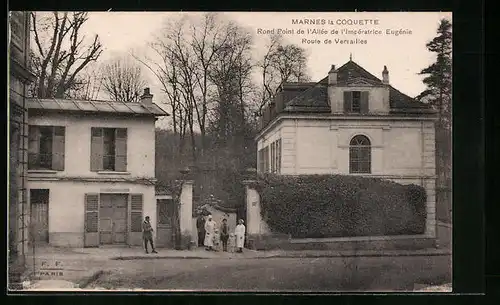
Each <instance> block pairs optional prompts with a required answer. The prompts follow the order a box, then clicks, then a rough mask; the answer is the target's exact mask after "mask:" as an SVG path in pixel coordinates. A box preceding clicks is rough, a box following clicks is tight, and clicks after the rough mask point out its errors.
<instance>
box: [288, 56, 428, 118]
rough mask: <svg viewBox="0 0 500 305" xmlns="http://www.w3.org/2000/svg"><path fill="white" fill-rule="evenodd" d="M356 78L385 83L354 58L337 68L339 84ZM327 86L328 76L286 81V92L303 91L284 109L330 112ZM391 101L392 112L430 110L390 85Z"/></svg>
mask: <svg viewBox="0 0 500 305" xmlns="http://www.w3.org/2000/svg"><path fill="white" fill-rule="evenodd" d="M356 79H362V80H363V81H365V82H368V83H371V84H374V85H383V83H382V80H380V79H379V78H377V77H376V76H374V75H373V74H371V73H370V72H368V71H367V70H365V69H364V68H363V67H361V66H360V65H358V64H357V63H355V62H354V61H352V60H351V61H348V62H347V63H346V64H344V65H343V66H341V67H340V68H338V69H337V84H339V85H346V84H348V83H350V82H351V81H353V80H356ZM327 86H328V76H327V77H325V78H323V79H321V80H320V81H319V82H317V83H300V84H299V83H285V84H284V85H283V90H284V91H285V92H286V91H287V90H288V88H302V92H301V93H298V94H297V93H296V94H294V96H293V98H291V99H290V100H289V101H288V102H287V101H286V100H285V109H284V110H285V111H301V112H315V113H323V112H329V106H328V105H329V103H328V91H327ZM304 87H306V88H307V87H309V89H307V90H304V89H303V88H304ZM294 93H295V92H294ZM389 103H390V107H391V111H392V112H405V111H406V112H407V111H412V110H415V109H418V110H424V111H425V109H429V110H430V106H429V105H428V104H425V103H422V102H419V101H417V100H415V99H413V98H411V97H409V96H408V95H406V94H404V93H402V92H401V91H399V90H397V89H396V88H394V87H392V86H389Z"/></svg>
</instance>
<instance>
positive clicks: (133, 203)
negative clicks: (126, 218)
mask: <svg viewBox="0 0 500 305" xmlns="http://www.w3.org/2000/svg"><path fill="white" fill-rule="evenodd" d="M142 200H143V199H142V194H131V195H130V227H131V230H130V231H131V232H135V233H141V232H142V205H143V202H142Z"/></svg>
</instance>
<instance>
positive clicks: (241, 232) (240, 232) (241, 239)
mask: <svg viewBox="0 0 500 305" xmlns="http://www.w3.org/2000/svg"><path fill="white" fill-rule="evenodd" d="M234 235H235V236H236V248H238V250H237V251H236V252H239V253H241V252H243V247H244V245H245V225H244V224H243V219H240V220H238V225H237V226H236V228H235V229H234Z"/></svg>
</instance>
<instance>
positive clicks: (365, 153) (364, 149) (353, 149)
mask: <svg viewBox="0 0 500 305" xmlns="http://www.w3.org/2000/svg"><path fill="white" fill-rule="evenodd" d="M370 145H371V144H370V140H369V139H368V138H367V137H365V136H363V135H357V136H355V137H354V138H352V140H351V142H350V144H349V173H351V174H369V173H370V172H371V147H370Z"/></svg>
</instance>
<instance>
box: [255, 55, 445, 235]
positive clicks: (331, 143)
mask: <svg viewBox="0 0 500 305" xmlns="http://www.w3.org/2000/svg"><path fill="white" fill-rule="evenodd" d="M381 68H382V67H381ZM381 70H382V71H381V72H382V73H381V74H382V79H379V78H377V77H376V76H374V75H373V74H371V73H369V72H368V71H366V70H365V69H364V68H362V67H361V66H360V65H358V64H357V63H355V62H354V61H352V60H350V61H349V62H347V63H346V64H344V65H343V66H341V67H339V68H336V67H335V66H332V67H331V70H330V71H329V73H328V75H327V76H326V77H325V78H323V79H322V80H320V81H319V82H311V83H285V84H283V85H282V88H281V90H280V91H279V92H278V93H277V96H276V98H275V100H274V102H273V103H271V105H269V106H268V107H267V108H266V109H265V111H264V115H263V117H262V121H261V129H260V132H259V133H258V135H257V146H258V148H257V149H258V156H257V164H258V171H259V172H261V173H262V172H272V173H277V174H284V175H298V174H346V175H359V176H367V177H377V178H382V179H388V180H392V181H395V182H398V183H401V184H416V185H421V186H423V187H424V188H425V189H426V192H427V198H428V201H427V220H426V221H427V223H426V232H425V235H426V237H431V238H433V237H435V234H436V206H435V184H436V176H435V175H436V172H435V128H434V122H435V119H436V115H435V112H434V111H433V110H432V109H431V108H430V107H429V106H428V105H427V104H424V103H420V102H418V101H416V100H414V99H413V98H411V97H409V96H407V95H406V94H404V93H402V92H400V91H399V90H397V89H396V88H394V87H392V86H391V85H390V83H389V70H388V69H387V67H385V66H384V67H383V69H381Z"/></svg>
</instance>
